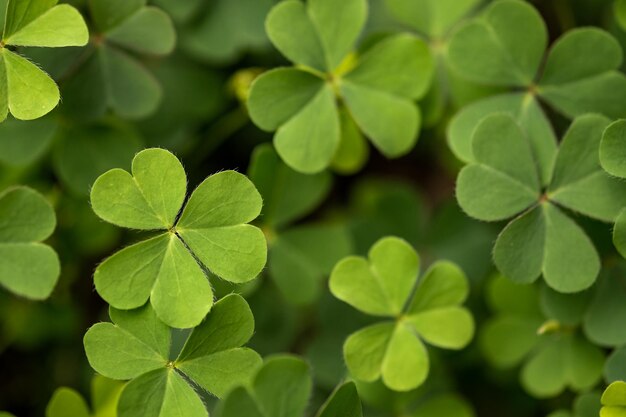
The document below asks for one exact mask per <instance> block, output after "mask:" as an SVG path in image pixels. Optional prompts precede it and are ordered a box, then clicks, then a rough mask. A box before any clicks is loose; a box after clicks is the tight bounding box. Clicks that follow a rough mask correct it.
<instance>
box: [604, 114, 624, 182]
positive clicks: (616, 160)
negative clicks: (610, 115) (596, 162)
mask: <svg viewBox="0 0 626 417" xmlns="http://www.w3.org/2000/svg"><path fill="white" fill-rule="evenodd" d="M625 145H626V120H618V121H617V122H614V123H612V124H611V125H610V126H609V127H607V128H606V130H605V131H604V133H603V135H602V142H601V143H600V164H602V168H604V169H605V170H606V172H608V173H609V174H611V175H614V176H616V177H620V178H626V146H625Z"/></svg>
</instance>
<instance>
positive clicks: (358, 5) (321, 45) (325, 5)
mask: <svg viewBox="0 0 626 417" xmlns="http://www.w3.org/2000/svg"><path fill="white" fill-rule="evenodd" d="M366 17H367V7H366V2H365V1H364V0H348V1H343V2H340V3H337V2H332V1H330V0H310V1H309V2H308V3H306V4H303V3H301V2H299V1H293V0H291V1H288V2H283V3H280V4H278V5H277V6H275V7H274V8H273V9H272V11H271V12H270V14H269V15H268V18H267V22H266V27H267V32H268V35H269V37H270V39H271V41H272V43H273V44H274V45H275V46H276V47H277V48H278V50H279V51H281V52H282V54H283V55H285V56H286V57H287V58H288V59H289V60H290V61H292V62H293V63H294V64H295V65H296V67H294V68H279V69H276V70H272V71H269V72H267V73H266V74H263V75H262V76H260V77H259V78H258V79H257V80H256V81H255V82H254V84H253V85H252V89H251V91H250V99H249V102H248V106H249V110H250V116H251V117H252V120H253V121H254V122H255V123H256V124H257V125H258V126H259V127H260V128H262V129H264V130H268V131H276V134H275V136H274V144H275V146H276V149H277V151H278V153H279V155H280V156H281V158H282V159H283V160H284V161H285V162H286V163H287V165H289V166H290V167H292V168H294V169H296V170H298V171H301V172H304V173H315V172H319V171H322V170H323V169H325V168H327V167H328V166H329V165H331V162H332V161H333V159H334V157H335V155H336V154H337V153H338V152H340V150H341V149H342V148H346V147H349V148H350V147H352V148H353V147H354V146H357V147H361V148H362V145H360V143H362V140H361V139H360V138H359V136H358V131H357V132H355V129H356V127H357V126H358V129H360V130H361V131H362V132H363V133H364V134H365V135H366V136H367V137H369V138H370V139H371V141H372V143H373V144H374V146H375V147H376V148H378V149H379V150H380V151H381V152H382V153H383V154H384V155H385V156H387V157H390V158H392V157H398V156H401V155H403V154H406V153H407V152H408V151H409V150H410V149H411V148H412V147H413V145H414V144H415V141H416V139H417V133H418V131H419V126H420V119H421V117H420V113H419V110H418V108H417V107H416V106H415V105H414V104H413V103H412V100H414V99H416V98H419V97H421V96H422V95H424V93H425V92H426V90H427V88H428V86H429V83H430V78H431V75H432V71H433V68H432V66H433V63H432V59H431V56H430V53H429V51H428V48H427V46H426V45H425V44H424V43H423V42H421V41H420V40H418V39H416V38H414V37H412V36H409V35H406V34H401V35H396V36H392V37H388V38H385V39H383V40H382V41H380V42H379V43H377V44H375V45H373V46H371V47H370V48H369V49H368V50H367V51H366V52H365V53H364V54H363V55H362V56H360V57H359V58H358V60H357V62H356V63H353V64H352V63H347V64H345V63H344V64H342V63H343V62H344V60H345V59H346V57H347V56H348V54H349V53H350V52H351V50H352V49H353V48H354V44H355V42H356V40H357V38H358V36H359V34H360V32H361V29H362V27H363V25H364V24H365V20H366ZM338 99H341V100H342V101H343V102H344V103H345V106H346V109H347V110H346V109H344V108H343V107H341V106H339V105H338V103H337V100H338ZM340 113H341V116H340ZM355 143H356V144H357V145H355ZM338 158H339V160H340V162H339V166H340V167H342V168H343V170H344V171H351V170H356V169H358V168H360V165H361V164H362V159H361V160H357V161H356V163H355V162H354V161H350V163H348V162H344V160H345V152H343V153H340V154H338ZM346 167H348V168H346ZM340 169H341V168H340Z"/></svg>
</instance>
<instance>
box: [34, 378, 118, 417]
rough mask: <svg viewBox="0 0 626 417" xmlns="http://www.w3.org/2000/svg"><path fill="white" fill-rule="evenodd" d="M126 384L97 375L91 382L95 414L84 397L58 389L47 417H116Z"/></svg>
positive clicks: (74, 392) (48, 408)
mask: <svg viewBox="0 0 626 417" xmlns="http://www.w3.org/2000/svg"><path fill="white" fill-rule="evenodd" d="M123 388H124V384H123V383H121V382H119V381H114V380H111V379H108V378H105V377H103V376H101V375H95V376H94V377H93V379H92V380H91V402H92V404H93V413H92V412H91V411H90V409H89V406H88V405H87V403H86V402H85V400H84V399H83V397H82V396H81V395H80V394H79V393H78V392H76V391H74V390H73V389H71V388H65V387H62V388H58V389H57V390H56V391H55V392H54V394H53V395H52V398H51V399H50V402H49V403H48V406H47V407H46V417H90V416H94V417H116V416H117V403H118V400H119V397H120V394H121V392H122V389H123Z"/></svg>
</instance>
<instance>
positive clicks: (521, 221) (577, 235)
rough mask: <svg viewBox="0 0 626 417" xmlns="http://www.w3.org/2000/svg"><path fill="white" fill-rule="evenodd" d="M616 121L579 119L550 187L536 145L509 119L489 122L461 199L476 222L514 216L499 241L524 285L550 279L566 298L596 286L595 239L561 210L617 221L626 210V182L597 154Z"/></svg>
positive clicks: (506, 262) (465, 172) (477, 141)
mask: <svg viewBox="0 0 626 417" xmlns="http://www.w3.org/2000/svg"><path fill="white" fill-rule="evenodd" d="M608 124H609V121H608V120H607V119H605V118H604V117H602V116H598V115H586V116H581V117H578V118H576V120H575V121H574V122H573V123H572V125H571V126H570V128H569V130H568V131H567V133H566V134H565V137H564V138H563V141H562V143H561V145H560V148H559V150H558V152H557V154H556V157H555V162H554V164H552V163H548V168H549V169H550V171H551V174H550V175H549V176H548V178H551V180H550V181H549V184H548V185H547V186H546V187H544V186H542V181H541V172H544V170H545V168H546V167H545V166H544V167H542V165H541V160H539V159H537V158H536V156H535V155H537V152H536V148H534V147H533V146H532V144H531V142H529V140H528V138H527V136H526V135H525V134H524V133H523V131H522V130H521V128H520V127H519V126H518V125H517V123H516V122H515V120H514V119H513V118H512V117H511V116H510V115H507V114H495V115H492V116H489V117H487V118H485V119H484V120H483V121H482V122H481V123H480V124H479V125H478V127H477V128H476V130H475V132H474V135H473V139H472V153H473V160H474V162H473V163H471V164H469V165H467V166H466V167H464V168H463V169H462V170H461V172H460V173H459V176H458V179H457V190H456V195H457V200H458V202H459V205H460V206H461V208H462V209H463V210H464V211H465V212H466V213H467V214H468V215H469V216H471V217H474V218H477V219H479V220H485V221H500V220H506V219H510V218H511V217H514V216H515V218H514V219H513V220H512V221H511V222H510V223H509V224H508V225H507V226H506V227H505V228H504V229H503V231H502V232H501V233H500V236H499V237H498V240H497V241H496V244H495V247H494V252H493V257H494V262H495V264H496V266H497V267H498V269H499V270H500V272H501V273H502V274H503V275H505V276H506V277H507V278H510V279H512V280H513V281H515V282H519V283H530V282H534V281H535V280H536V279H537V278H539V277H540V276H541V275H543V277H544V279H545V281H546V282H547V284H548V285H549V286H550V287H551V288H553V289H555V290H557V291H559V292H565V293H571V292H577V291H581V290H584V289H586V288H588V287H589V286H591V285H592V284H593V283H594V281H595V280H596V278H597V276H598V273H599V271H600V259H599V256H598V254H597V252H596V249H595V248H594V246H593V243H592V242H591V240H590V239H589V237H588V236H587V235H586V234H585V232H584V231H583V229H582V228H581V227H580V226H578V224H576V222H574V221H573V220H572V219H571V218H570V217H569V216H568V215H567V214H565V212H564V211H563V209H562V208H567V209H569V210H572V211H574V212H578V213H581V214H583V215H585V216H588V217H591V218H594V219H598V220H601V221H605V222H612V221H613V219H615V217H617V215H618V213H619V212H620V210H621V209H622V208H623V207H624V206H626V184H624V183H622V182H620V181H618V180H617V179H615V178H613V177H611V176H609V175H608V174H607V173H606V172H604V171H603V170H602V168H601V167H600V163H599V160H598V149H599V146H600V140H601V138H602V132H603V130H604V129H605V128H606V126H607V125H608Z"/></svg>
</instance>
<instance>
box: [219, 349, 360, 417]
mask: <svg viewBox="0 0 626 417" xmlns="http://www.w3.org/2000/svg"><path fill="white" fill-rule="evenodd" d="M311 391H312V379H311V375H310V370H309V367H308V365H307V364H306V363H305V362H304V361H302V360H301V359H298V358H296V357H291V356H276V357H272V358H270V359H268V360H267V361H266V362H265V364H264V365H263V367H262V368H260V369H259V370H258V372H257V373H256V375H255V376H254V378H253V380H252V382H251V384H250V385H248V386H245V387H239V388H235V389H234V390H233V391H231V392H230V394H228V396H227V397H226V398H225V399H224V400H223V401H222V403H221V404H220V413H219V415H220V416H221V417H239V416H249V417H303V416H304V413H305V411H306V408H307V405H308V401H309V398H310V396H311ZM362 415H363V414H362V410H361V402H360V400H359V395H358V393H357V390H356V386H355V385H354V383H353V382H348V383H345V384H343V385H340V386H339V387H338V388H337V390H335V391H334V392H333V394H332V395H331V396H330V398H329V399H328V401H327V402H326V403H325V404H324V405H323V406H322V407H321V408H320V410H319V411H318V413H317V414H316V416H317V417H362Z"/></svg>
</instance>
